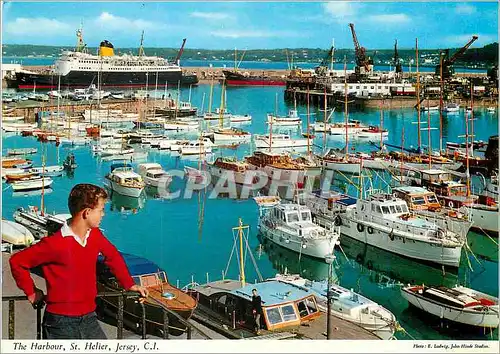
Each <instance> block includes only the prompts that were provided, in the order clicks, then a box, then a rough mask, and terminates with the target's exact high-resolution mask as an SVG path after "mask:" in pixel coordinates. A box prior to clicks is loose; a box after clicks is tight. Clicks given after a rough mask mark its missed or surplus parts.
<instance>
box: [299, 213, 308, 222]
mask: <svg viewBox="0 0 500 354" xmlns="http://www.w3.org/2000/svg"><path fill="white" fill-rule="evenodd" d="M300 215H301V216H302V221H311V213H310V212H309V211H302V212H301V213H300Z"/></svg>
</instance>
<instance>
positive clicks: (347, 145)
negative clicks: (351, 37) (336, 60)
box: [344, 55, 349, 159]
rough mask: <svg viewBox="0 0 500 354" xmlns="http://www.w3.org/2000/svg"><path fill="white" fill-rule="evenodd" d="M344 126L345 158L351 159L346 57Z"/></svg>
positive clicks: (345, 61) (345, 58)
mask: <svg viewBox="0 0 500 354" xmlns="http://www.w3.org/2000/svg"><path fill="white" fill-rule="evenodd" d="M344 124H345V158H346V159H347V158H348V157H349V131H348V129H349V128H348V126H349V118H348V115H347V57H346V56H345V55H344Z"/></svg>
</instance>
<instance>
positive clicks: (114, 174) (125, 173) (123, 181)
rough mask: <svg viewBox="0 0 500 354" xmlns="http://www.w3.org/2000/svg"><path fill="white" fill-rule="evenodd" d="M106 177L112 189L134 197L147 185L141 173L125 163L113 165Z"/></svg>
mask: <svg viewBox="0 0 500 354" xmlns="http://www.w3.org/2000/svg"><path fill="white" fill-rule="evenodd" d="M106 179H107V180H108V183H109V187H110V189H112V190H113V191H115V192H116V193H119V194H122V195H125V196H128V197H133V198H138V197H139V196H140V195H141V193H142V192H143V191H144V187H145V185H146V184H145V183H144V181H143V179H142V177H141V175H139V174H137V173H135V172H134V170H133V168H132V166H131V165H129V164H125V163H118V164H113V165H111V172H110V173H109V174H108V175H106Z"/></svg>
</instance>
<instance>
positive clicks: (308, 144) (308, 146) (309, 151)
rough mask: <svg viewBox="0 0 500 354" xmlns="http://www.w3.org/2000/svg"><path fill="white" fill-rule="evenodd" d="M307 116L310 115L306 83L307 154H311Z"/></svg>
mask: <svg viewBox="0 0 500 354" xmlns="http://www.w3.org/2000/svg"><path fill="white" fill-rule="evenodd" d="M309 116H310V110H309V85H307V155H308V156H309V155H311V146H310V145H311V144H310V139H309Z"/></svg>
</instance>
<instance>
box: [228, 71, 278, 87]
mask: <svg viewBox="0 0 500 354" xmlns="http://www.w3.org/2000/svg"><path fill="white" fill-rule="evenodd" d="M222 72H223V73H224V77H225V82H226V85H228V86H285V85H286V81H285V80H279V79H278V80H277V79H272V78H268V77H265V76H251V75H250V76H245V75H243V74H240V73H237V72H233V71H229V70H223V71H222Z"/></svg>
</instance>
